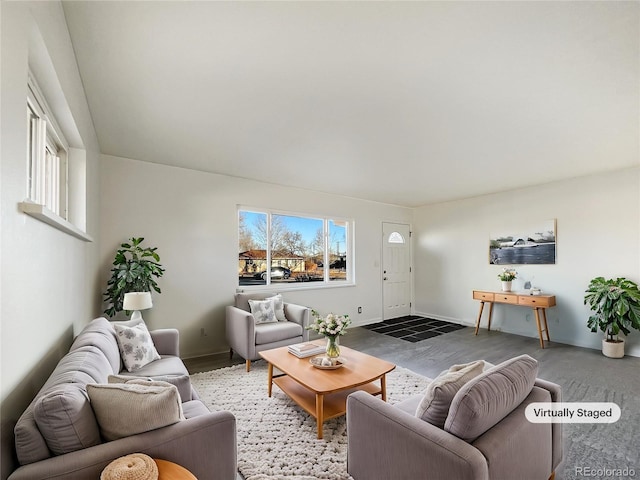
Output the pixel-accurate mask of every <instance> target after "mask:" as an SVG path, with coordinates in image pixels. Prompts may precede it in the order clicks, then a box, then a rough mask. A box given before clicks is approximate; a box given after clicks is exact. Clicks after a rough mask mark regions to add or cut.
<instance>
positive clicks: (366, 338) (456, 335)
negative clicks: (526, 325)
mask: <svg viewBox="0 0 640 480" xmlns="http://www.w3.org/2000/svg"><path fill="white" fill-rule="evenodd" d="M340 343H341V344H342V345H346V346H348V347H351V348H354V349H356V350H360V351H362V352H365V353H368V354H370V355H374V356H376V357H379V358H383V359H385V360H388V361H390V362H393V363H395V364H397V365H400V366H402V367H405V368H408V369H410V370H413V371H414V372H416V373H419V374H421V375H424V376H427V377H432V378H433V377H435V376H437V375H438V374H439V373H440V372H442V370H445V369H447V368H449V367H450V366H451V365H453V364H456V363H465V362H470V361H473V360H478V359H483V360H487V361H488V362H491V363H500V362H501V361H503V360H506V359H508V358H511V357H514V356H516V355H521V354H524V353H526V354H528V355H531V356H532V357H533V358H535V359H537V360H538V362H539V376H540V377H541V378H544V379H546V380H550V381H552V382H554V381H560V380H561V379H564V378H566V377H567V376H570V377H572V378H575V379H576V380H579V381H586V382H589V383H593V382H597V383H598V384H601V385H602V386H603V387H605V388H616V389H617V390H619V391H621V392H626V393H629V394H634V395H637V392H640V376H638V375H637V372H638V370H639V369H640V358H637V357H629V356H626V357H624V358H623V359H618V360H613V359H609V358H606V357H604V356H603V355H602V353H601V352H600V351H599V350H594V349H590V348H581V347H574V346H571V345H565V344H561V343H554V342H549V343H548V344H545V347H546V348H544V349H541V348H540V344H539V341H538V338H537V337H523V336H520V335H512V334H508V333H503V332H496V331H491V332H488V331H487V330H484V329H481V330H480V332H479V333H478V335H477V336H475V335H474V334H473V328H470V327H467V328H463V329H461V330H457V331H454V332H450V333H447V334H445V335H440V336H437V337H434V338H429V339H426V340H422V341H420V342H417V343H409V342H406V341H404V340H401V339H397V338H393V337H390V336H388V335H382V334H380V333H376V332H373V331H370V330H367V329H365V328H360V327H354V328H350V329H349V332H348V333H347V334H346V335H344V336H342V337H340ZM184 362H185V364H186V366H187V369H188V370H189V372H190V373H196V372H205V371H208V370H213V369H216V368H223V367H228V366H231V365H237V364H240V363H244V360H243V359H242V358H240V357H239V356H238V355H235V354H234V356H233V358H232V359H229V354H228V353H220V354H216V355H209V356H204V357H197V358H189V359H184ZM621 378H624V382H620V379H621ZM572 401H579V400H572ZM593 401H595V400H593Z"/></svg>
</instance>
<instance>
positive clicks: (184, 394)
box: [107, 375, 191, 403]
mask: <svg viewBox="0 0 640 480" xmlns="http://www.w3.org/2000/svg"><path fill="white" fill-rule="evenodd" d="M131 380H145V381H147V382H153V381H157V382H167V383H170V384H171V385H175V386H176V388H177V389H178V393H179V394H180V399H181V400H182V403H184V402H188V401H190V400H191V380H190V378H189V375H159V376H155V377H141V376H132V375H109V378H108V379H107V381H108V383H127V382H129V381H131Z"/></svg>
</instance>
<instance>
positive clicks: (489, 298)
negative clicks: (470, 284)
mask: <svg viewBox="0 0 640 480" xmlns="http://www.w3.org/2000/svg"><path fill="white" fill-rule="evenodd" d="M473 299H474V300H483V301H485V302H493V292H481V291H479V290H474V291H473Z"/></svg>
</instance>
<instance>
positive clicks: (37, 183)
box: [27, 75, 69, 220]
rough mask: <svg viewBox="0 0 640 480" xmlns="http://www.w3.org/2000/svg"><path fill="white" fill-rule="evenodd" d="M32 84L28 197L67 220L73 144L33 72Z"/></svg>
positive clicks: (29, 96)
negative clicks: (61, 126) (68, 163)
mask: <svg viewBox="0 0 640 480" xmlns="http://www.w3.org/2000/svg"><path fill="white" fill-rule="evenodd" d="M28 87H29V88H28V92H27V115H28V117H27V121H28V122H29V125H28V129H29V139H28V141H29V142H30V145H28V148H27V152H28V157H29V158H28V169H29V171H28V176H27V179H28V180H27V181H28V187H27V195H28V199H29V200H31V201H32V202H33V203H36V204H38V205H42V206H44V207H46V208H47V209H48V210H50V211H51V212H53V213H54V214H55V215H57V216H59V217H61V218H63V219H64V220H67V216H68V210H67V202H68V190H69V187H68V182H67V179H68V177H69V172H68V168H67V156H68V152H69V144H68V143H67V141H66V139H65V138H64V135H63V134H62V131H61V130H60V127H59V126H58V123H57V122H56V120H55V117H54V116H53V114H52V113H51V109H50V108H49V106H48V105H47V102H46V100H45V98H44V95H43V94H42V92H41V90H40V87H38V84H37V82H36V81H35V79H34V78H33V76H32V75H29V84H28Z"/></svg>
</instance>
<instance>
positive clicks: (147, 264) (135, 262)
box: [103, 237, 164, 317]
mask: <svg viewBox="0 0 640 480" xmlns="http://www.w3.org/2000/svg"><path fill="white" fill-rule="evenodd" d="M143 240H144V237H139V238H135V237H132V238H130V239H129V243H123V244H121V245H120V249H119V250H118V251H117V252H116V256H115V259H114V261H113V268H112V269H111V278H110V279H109V281H108V282H107V291H106V292H104V294H103V295H104V300H105V302H106V303H107V305H108V308H107V309H106V310H105V311H104V313H106V314H107V315H109V316H110V317H112V316H114V315H115V314H116V313H118V312H120V311H122V310H123V308H122V303H123V301H124V294H125V293H128V292H150V291H151V290H152V289H153V290H155V291H156V292H158V293H161V290H160V287H158V284H157V283H156V281H155V279H156V278H160V277H161V276H162V275H163V274H164V268H162V265H160V263H159V262H160V256H159V255H158V254H157V253H156V250H157V248H147V247H142V246H141V245H140V244H141V243H142V242H143Z"/></svg>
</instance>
